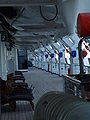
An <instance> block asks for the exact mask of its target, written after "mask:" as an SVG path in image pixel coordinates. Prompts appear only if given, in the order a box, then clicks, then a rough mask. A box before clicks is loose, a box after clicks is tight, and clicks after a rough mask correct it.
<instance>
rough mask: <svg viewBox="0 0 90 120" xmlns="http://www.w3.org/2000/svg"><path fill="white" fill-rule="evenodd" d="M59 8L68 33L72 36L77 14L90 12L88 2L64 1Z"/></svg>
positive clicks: (77, 0) (83, 0)
mask: <svg viewBox="0 0 90 120" xmlns="http://www.w3.org/2000/svg"><path fill="white" fill-rule="evenodd" d="M61 7H62V15H63V18H64V21H65V23H66V25H67V27H68V32H69V34H73V33H75V31H76V24H77V15H78V13H83V12H84V13H85V12H90V0H66V1H64V2H63V3H62V6H61Z"/></svg>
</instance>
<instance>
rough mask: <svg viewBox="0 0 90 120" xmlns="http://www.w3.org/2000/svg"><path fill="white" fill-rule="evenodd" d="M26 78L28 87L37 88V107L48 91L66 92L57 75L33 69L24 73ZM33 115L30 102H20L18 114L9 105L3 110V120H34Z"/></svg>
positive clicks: (35, 92)
mask: <svg viewBox="0 0 90 120" xmlns="http://www.w3.org/2000/svg"><path fill="white" fill-rule="evenodd" d="M24 76H25V79H26V82H27V83H28V85H29V86H31V85H33V86H34V87H35V89H34V90H33V94H34V98H35V99H34V104H35V105H36V103H37V101H38V99H39V98H40V97H41V96H42V95H43V94H44V93H46V92H48V91H64V80H63V79H62V77H59V76H57V75H54V74H51V73H47V72H45V71H42V70H40V69H36V68H31V69H30V71H28V72H25V73H24ZM33 115H34V112H33V111H32V108H31V106H30V104H29V102H26V101H18V102H17V108H16V112H12V111H11V110H10V109H9V106H8V105H6V106H4V107H3V108H2V111H1V120H33Z"/></svg>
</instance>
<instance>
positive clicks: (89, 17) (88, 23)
mask: <svg viewBox="0 0 90 120" xmlns="http://www.w3.org/2000/svg"><path fill="white" fill-rule="evenodd" d="M77 33H78V35H79V37H87V36H90V13H79V14H78V18H77Z"/></svg>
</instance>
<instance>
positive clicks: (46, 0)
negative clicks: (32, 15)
mask: <svg viewBox="0 0 90 120" xmlns="http://www.w3.org/2000/svg"><path fill="white" fill-rule="evenodd" d="M58 1H59V0H0V6H25V5H53V4H58Z"/></svg>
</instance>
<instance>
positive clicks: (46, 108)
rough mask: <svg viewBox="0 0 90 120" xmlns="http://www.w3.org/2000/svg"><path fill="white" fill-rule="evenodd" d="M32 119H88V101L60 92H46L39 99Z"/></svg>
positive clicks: (89, 119)
mask: <svg viewBox="0 0 90 120" xmlns="http://www.w3.org/2000/svg"><path fill="white" fill-rule="evenodd" d="M34 120H90V102H87V101H85V100H82V99H80V98H78V97H75V96H72V95H67V94H64V93H61V92H55V91H52V92H48V93H46V94H44V95H43V96H42V97H41V98H40V99H39V101H38V103H37V105H36V108H35V113H34Z"/></svg>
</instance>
